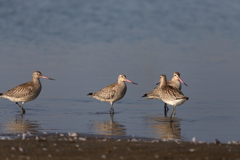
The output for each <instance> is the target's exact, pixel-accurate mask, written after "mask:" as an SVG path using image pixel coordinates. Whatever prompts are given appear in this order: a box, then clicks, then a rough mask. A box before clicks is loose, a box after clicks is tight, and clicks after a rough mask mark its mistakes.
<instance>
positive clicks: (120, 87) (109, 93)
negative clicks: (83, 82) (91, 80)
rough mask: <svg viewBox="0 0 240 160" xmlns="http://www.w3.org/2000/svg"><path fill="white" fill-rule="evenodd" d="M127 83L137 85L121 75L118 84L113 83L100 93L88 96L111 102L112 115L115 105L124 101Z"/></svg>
mask: <svg viewBox="0 0 240 160" xmlns="http://www.w3.org/2000/svg"><path fill="white" fill-rule="evenodd" d="M125 81H127V82H130V83H133V84H137V83H134V82H132V81H130V80H128V79H127V78H126V76H125V75H123V74H120V75H119V76H118V82H116V83H113V84H111V85H109V86H107V87H105V88H103V89H102V90H100V91H98V92H94V93H89V94H88V96H90V97H93V98H96V99H98V100H100V101H102V102H109V103H110V104H111V108H110V113H111V114H113V113H114V110H113V107H112V106H113V103H114V102H116V101H118V100H120V99H122V98H123V97H124V95H125V93H126V91H127V85H126V84H125Z"/></svg>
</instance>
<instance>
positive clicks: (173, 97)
mask: <svg viewBox="0 0 240 160" xmlns="http://www.w3.org/2000/svg"><path fill="white" fill-rule="evenodd" d="M159 96H160V99H161V100H162V101H163V102H165V103H167V104H169V105H172V106H173V110H172V114H171V120H172V118H173V117H174V115H175V114H176V106H179V105H181V104H183V103H184V102H185V101H186V100H188V99H189V98H188V97H186V96H184V95H183V93H182V92H181V91H180V90H178V89H176V88H173V87H172V86H169V85H167V78H166V75H164V74H163V75H161V76H160V86H159Z"/></svg>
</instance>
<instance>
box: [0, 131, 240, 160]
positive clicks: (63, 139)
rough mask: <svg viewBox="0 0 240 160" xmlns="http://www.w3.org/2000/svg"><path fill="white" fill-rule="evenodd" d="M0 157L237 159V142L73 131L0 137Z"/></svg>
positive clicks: (54, 159) (4, 159) (239, 156)
mask: <svg viewBox="0 0 240 160" xmlns="http://www.w3.org/2000/svg"><path fill="white" fill-rule="evenodd" d="M0 148H1V150H0V159H1V160H10V159H14V160H15V159H21V160H23V159H28V160H30V159H34V160H38V159H52V160H61V159H67V160H68V159H69V160H70V159H71V160H75V159H76V160H77V159H78V160H79V159H84V160H87V159H129V160H132V159H139V160H146V159H178V160H181V159H184V160H185V159H196V160H201V159H204V160H207V159H240V145H239V144H238V143H237V142H236V143H235V144H234V143H231V144H222V143H199V142H195V143H194V142H181V141H160V140H146V139H137V138H123V139H118V138H112V137H82V136H79V135H76V134H73V135H71V136H69V135H60V136H52V135H50V136H49V135H48V136H45V137H44V136H32V137H30V138H24V139H22V138H19V139H14V140H0Z"/></svg>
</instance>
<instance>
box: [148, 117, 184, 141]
mask: <svg viewBox="0 0 240 160" xmlns="http://www.w3.org/2000/svg"><path fill="white" fill-rule="evenodd" d="M147 119H148V121H149V122H150V123H151V124H150V125H151V127H152V128H153V129H154V131H153V133H155V134H157V135H158V137H159V139H167V140H180V139H182V137H181V128H180V119H178V118H175V119H174V121H169V118H168V117H158V116H154V117H148V118H147Z"/></svg>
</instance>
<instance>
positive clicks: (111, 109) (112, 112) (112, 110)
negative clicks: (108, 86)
mask: <svg viewBox="0 0 240 160" xmlns="http://www.w3.org/2000/svg"><path fill="white" fill-rule="evenodd" d="M110 114H114V109H113V105H112V104H111V108H110Z"/></svg>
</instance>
